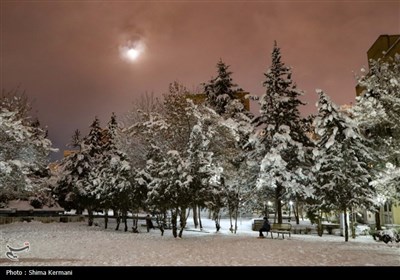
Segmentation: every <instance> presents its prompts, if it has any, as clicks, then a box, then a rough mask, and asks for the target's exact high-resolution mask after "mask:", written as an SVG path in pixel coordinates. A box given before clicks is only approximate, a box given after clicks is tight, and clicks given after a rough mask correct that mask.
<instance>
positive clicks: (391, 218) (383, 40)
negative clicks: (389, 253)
mask: <svg viewBox="0 0 400 280" xmlns="http://www.w3.org/2000/svg"><path fill="white" fill-rule="evenodd" d="M396 54H399V55H400V34H397V35H380V36H379V37H378V39H376V41H375V42H374V43H373V44H372V46H371V47H370V48H369V49H368V51H367V58H368V65H370V63H371V60H378V59H381V60H382V61H385V62H386V61H388V60H390V59H391V58H394V56H395V55H396ZM367 75H368V74H367ZM364 90H365V89H364V88H363V87H361V86H359V85H357V86H356V95H357V96H360V95H361V94H363V91H364ZM379 216H380V220H381V224H382V225H392V224H397V225H399V224H400V202H399V201H392V202H391V201H387V202H385V204H384V206H382V207H381V208H380V211H379ZM365 220H366V221H367V222H368V223H375V215H374V214H372V213H368V212H367V213H365Z"/></svg>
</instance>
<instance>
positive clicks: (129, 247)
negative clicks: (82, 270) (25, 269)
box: [0, 219, 400, 266]
mask: <svg viewBox="0 0 400 280" xmlns="http://www.w3.org/2000/svg"><path fill="white" fill-rule="evenodd" d="M96 222H97V223H98V224H99V226H94V227H88V226H87V224H86V223H51V224H45V223H40V222H31V223H27V222H24V223H14V224H7V225H0V254H1V255H0V266H19V265H22V266H400V243H389V244H385V243H383V242H377V241H374V240H373V239H372V237H371V236H358V237H357V238H356V239H350V240H349V242H344V238H343V237H341V236H338V235H327V234H325V235H324V236H322V237H319V236H318V235H316V234H311V235H310V234H309V235H304V234H301V235H300V234H292V236H291V238H286V237H285V239H284V240H282V239H271V238H265V239H258V238H256V237H257V235H258V232H255V231H251V220H250V219H247V220H242V221H241V222H239V229H238V233H237V234H233V233H231V232H230V231H229V220H222V221H221V226H222V229H221V230H220V232H218V233H216V232H215V227H214V222H213V221H211V220H208V219H203V226H204V230H203V232H200V231H199V230H198V229H194V228H193V226H192V224H191V223H190V221H189V226H188V230H186V231H184V234H183V238H182V239H175V238H173V237H172V233H171V231H170V230H166V231H165V234H164V236H161V235H160V231H159V230H158V229H156V230H151V231H150V232H149V233H147V232H146V228H145V227H140V228H139V230H140V233H139V234H135V233H132V232H123V231H122V230H121V229H120V230H119V231H115V230H114V226H115V224H114V223H111V225H110V228H109V229H107V230H105V229H104V228H103V227H102V223H103V222H102V220H100V219H98V220H97V221H96ZM130 222H131V221H130ZM130 226H131V225H130ZM26 241H27V242H29V244H30V251H29V252H20V253H18V256H19V261H11V260H9V259H8V258H6V256H5V253H6V252H7V247H6V245H7V244H8V245H10V246H12V247H22V246H23V245H24V242H26Z"/></svg>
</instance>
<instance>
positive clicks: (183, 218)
mask: <svg viewBox="0 0 400 280" xmlns="http://www.w3.org/2000/svg"><path fill="white" fill-rule="evenodd" d="M187 218H188V217H187V216H186V209H182V211H181V212H180V215H179V222H180V226H181V229H180V230H179V234H178V236H179V238H182V234H183V230H184V229H185V227H186V220H187Z"/></svg>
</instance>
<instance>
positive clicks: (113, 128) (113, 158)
mask: <svg viewBox="0 0 400 280" xmlns="http://www.w3.org/2000/svg"><path fill="white" fill-rule="evenodd" d="M117 139H118V123H117V119H116V116H115V114H114V113H113V114H112V115H111V119H110V121H109V123H108V126H107V130H106V131H105V136H104V140H103V145H102V158H101V160H102V161H101V162H100V163H99V165H98V169H99V177H100V178H102V181H103V182H102V183H103V185H102V187H101V188H99V189H97V190H96V193H98V197H100V201H101V204H102V207H103V208H104V209H105V210H106V212H108V209H110V208H112V209H114V210H117V209H118V210H120V211H121V213H123V215H125V217H124V218H125V219H126V214H127V212H128V210H131V209H132V208H136V209H137V207H134V205H133V203H132V202H133V201H134V199H133V197H132V194H133V193H132V186H131V181H130V179H131V177H132V174H131V166H130V164H129V162H128V160H127V155H126V154H125V153H124V152H122V151H121V150H120V149H119V148H118V146H117V143H116V142H117ZM125 224H126V223H125ZM125 231H127V227H125Z"/></svg>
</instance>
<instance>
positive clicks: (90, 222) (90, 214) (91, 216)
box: [87, 208, 94, 227]
mask: <svg viewBox="0 0 400 280" xmlns="http://www.w3.org/2000/svg"><path fill="white" fill-rule="evenodd" d="M87 211H88V215H89V219H88V225H89V226H90V227H91V226H92V225H93V219H94V217H93V210H92V209H90V208H89V209H88V210H87Z"/></svg>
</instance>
